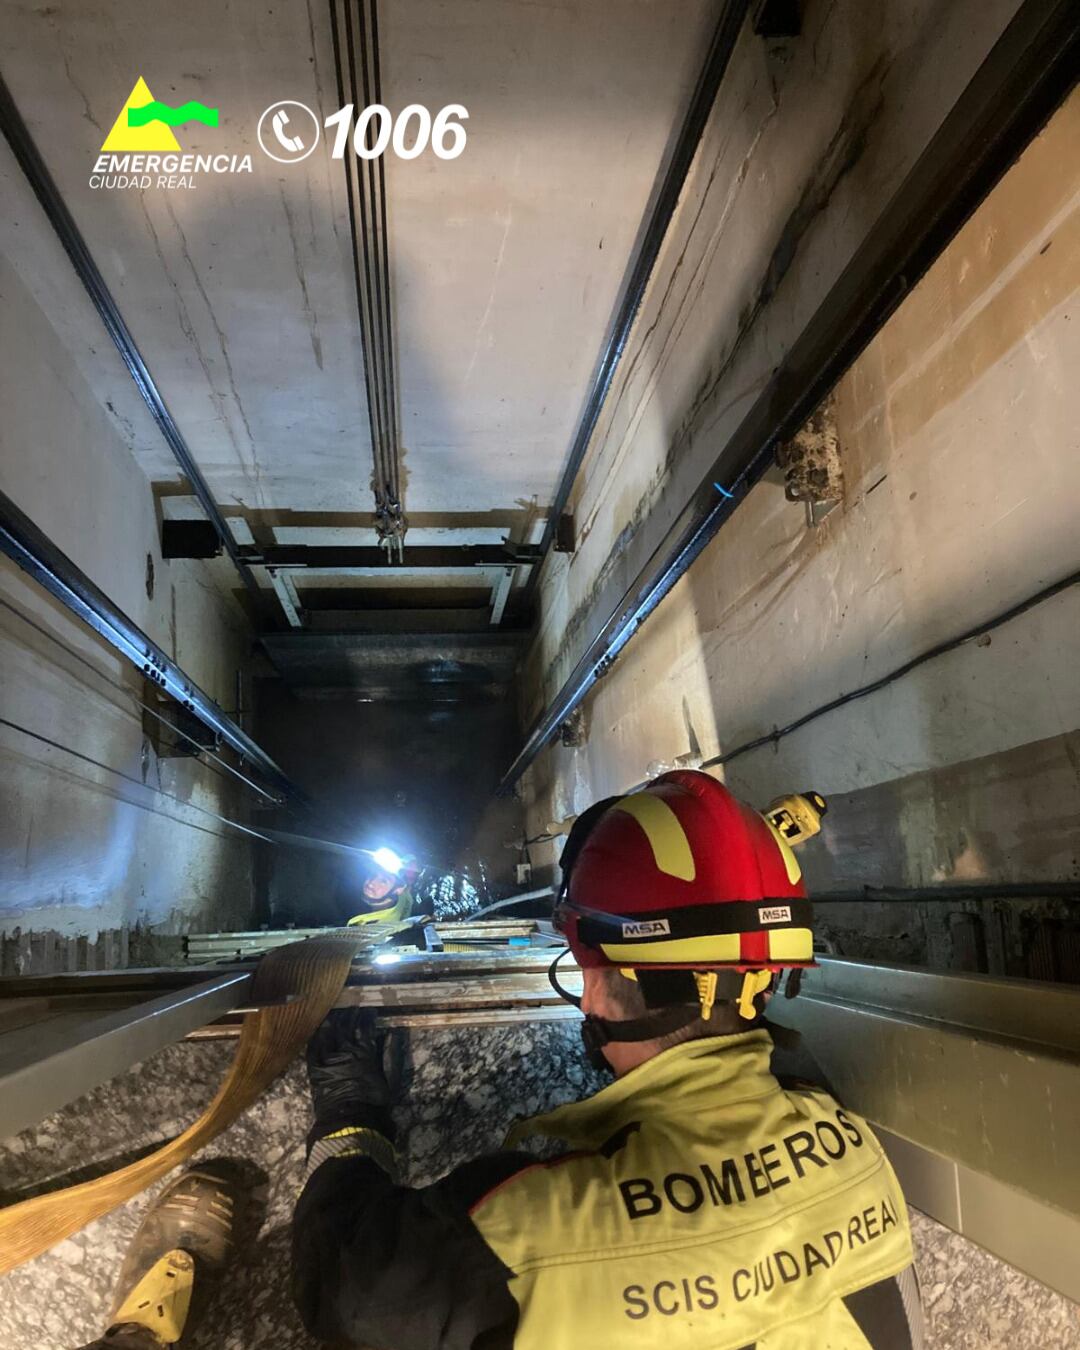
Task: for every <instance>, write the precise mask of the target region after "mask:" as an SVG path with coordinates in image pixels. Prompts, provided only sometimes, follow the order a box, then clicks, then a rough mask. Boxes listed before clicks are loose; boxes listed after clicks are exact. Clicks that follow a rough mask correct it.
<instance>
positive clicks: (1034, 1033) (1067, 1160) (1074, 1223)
mask: <svg viewBox="0 0 1080 1350" xmlns="http://www.w3.org/2000/svg"><path fill="white" fill-rule="evenodd" d="M769 1020H770V1021H771V1022H773V1023H776V1024H778V1025H780V1026H782V1027H787V1028H789V1029H790V1030H795V1031H798V1032H799V1033H800V1042H801V1048H802V1055H805V1053H806V1051H807V1050H809V1052H810V1053H811V1054H812V1056H813V1060H814V1061H816V1066H814V1065H811V1064H808V1063H807V1062H806V1060H805V1058H803V1059H802V1062H801V1063H800V1062H799V1061H798V1060H796V1061H795V1062H793V1063H792V1062H784V1060H783V1059H782V1058H780V1057H781V1056H784V1055H791V1054H792V1053H793V1050H792V1048H790V1047H789V1048H788V1049H786V1050H785V1048H784V1042H783V1040H780V1042H779V1048H778V1052H777V1053H778V1059H779V1063H778V1068H779V1070H780V1071H781V1072H784V1073H788V1072H792V1071H794V1072H795V1073H796V1074H801V1075H802V1076H807V1075H808V1074H809V1075H813V1074H814V1072H815V1067H816V1071H817V1073H818V1074H819V1075H820V1076H821V1077H823V1078H824V1080H825V1081H826V1082H827V1083H828V1084H829V1086H830V1089H831V1090H832V1091H833V1093H834V1095H836V1096H837V1097H838V1098H839V1099H840V1100H841V1101H843V1102H844V1104H845V1105H846V1106H848V1107H849V1108H850V1109H851V1110H852V1111H854V1112H856V1113H858V1114H859V1115H860V1116H863V1117H865V1118H866V1119H867V1120H869V1121H870V1123H871V1124H872V1125H873V1126H874V1128H875V1130H876V1132H877V1133H878V1134H879V1136H880V1137H881V1139H882V1141H883V1142H884V1144H885V1147H886V1149H887V1151H888V1153H889V1156H890V1158H891V1159H892V1162H893V1165H894V1166H895V1167H896V1169H897V1173H898V1175H899V1177H900V1180H901V1184H902V1185H903V1188H904V1192H905V1194H906V1196H907V1198H908V1201H909V1202H910V1203H911V1204H914V1205H915V1206H917V1207H918V1208H919V1209H921V1210H923V1211H924V1212H925V1213H928V1214H931V1215H933V1216H934V1217H935V1218H936V1219H938V1220H939V1221H940V1222H942V1223H945V1224H947V1225H949V1226H950V1227H951V1228H954V1229H955V1230H956V1231H957V1232H960V1233H964V1234H965V1235H967V1236H968V1237H970V1238H972V1239H973V1240H974V1241H976V1242H978V1243H979V1244H980V1245H982V1246H984V1247H986V1248H988V1249H989V1250H990V1251H992V1252H994V1253H995V1254H996V1255H998V1256H1000V1257H1002V1258H1003V1259H1004V1260H1006V1261H1009V1262H1011V1263H1012V1264H1013V1265H1016V1266H1018V1267H1019V1268H1020V1269H1022V1270H1026V1271H1027V1272H1028V1273H1029V1274H1031V1275H1033V1276H1034V1277H1035V1278H1036V1279H1039V1280H1042V1281H1043V1282H1044V1283H1046V1284H1049V1285H1050V1286H1051V1287H1053V1288H1055V1289H1058V1290H1059V1291H1060V1292H1061V1293H1063V1294H1066V1295H1067V1296H1068V1297H1070V1298H1077V1297H1080V1266H1078V1265H1077V1261H1076V1251H1077V1244H1078V1242H1080V1131H1077V1130H1076V1128H1075V1121H1076V1120H1078V1119H1080V987H1077V986H1075V985H1073V986H1070V985H1059V984H1046V983H1041V982H1038V981H1032V980H1010V979H1002V978H999V977H994V976H986V975H968V974H948V973H943V972H939V971H931V970H922V969H917V968H912V967H905V966H889V965H884V964H877V963H874V962H860V961H843V960H835V959H833V960H823V961H822V962H821V965H820V968H819V969H817V970H809V971H806V972H805V975H804V978H803V986H802V990H801V992H800V993H799V996H798V997H797V998H794V999H785V998H782V997H781V998H774V999H773V1000H772V1001H771V1002H770V1004H769ZM794 1053H796V1054H798V1053H799V1050H798V1049H796V1050H795V1051H794Z"/></svg>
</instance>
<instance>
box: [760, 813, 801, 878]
mask: <svg viewBox="0 0 1080 1350" xmlns="http://www.w3.org/2000/svg"><path fill="white" fill-rule="evenodd" d="M761 819H762V820H763V821H764V822H765V824H766V825H768V827H769V833H770V834H771V835H772V837H773V838H774V839H775V840H776V846H777V848H778V849H779V850H780V856H781V857H782V858H783V860H784V868H785V870H786V871H787V879H788V881H789V882H790V883H791V885H792V886H794V885H796V884H797V883H798V881H799V880H800V879H801V877H802V868H801V867H800V866H799V860H798V858H796V856H795V854H794V853H793V852H792V849H791V845H790V844H789V843H788V841H787V840H786V839H785V838H784V836H783V835H782V834H781V833H780V831H779V830H778V829H777V828H776V826H775V825H774V824H773V823H772V821H771V820H770V819H769V817H768V816H762V817H761Z"/></svg>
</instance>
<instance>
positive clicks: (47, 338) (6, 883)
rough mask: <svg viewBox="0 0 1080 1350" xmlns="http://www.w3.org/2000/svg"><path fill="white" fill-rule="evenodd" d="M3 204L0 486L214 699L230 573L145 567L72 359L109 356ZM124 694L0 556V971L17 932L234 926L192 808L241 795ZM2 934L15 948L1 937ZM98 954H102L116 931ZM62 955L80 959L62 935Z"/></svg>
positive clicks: (62, 277)
mask: <svg viewBox="0 0 1080 1350" xmlns="http://www.w3.org/2000/svg"><path fill="white" fill-rule="evenodd" d="M4 150H5V156H6V150H7V147H6V144H5V146H4ZM4 168H5V170H8V171H10V169H11V166H10V165H9V163H8V161H7V159H6V158H5V163H4ZM8 181H9V182H11V183H14V182H15V181H16V180H15V178H14V176H12V177H11V178H9V179H8ZM6 201H7V202H9V203H10V205H11V207H12V214H11V216H10V218H9V219H8V222H7V227H10V228H8V232H7V233H6V235H5V247H4V249H3V251H2V252H0V408H2V409H3V413H2V416H0V488H2V490H3V491H4V492H5V493H6V494H7V495H8V496H9V497H11V498H12V499H13V500H14V501H15V502H16V504H17V505H18V506H19V507H20V508H21V509H22V510H23V511H24V512H25V513H26V514H27V515H28V516H30V518H31V519H32V520H33V521H34V522H35V524H37V525H38V526H39V528H41V529H42V530H43V531H44V532H45V533H46V534H47V535H48V536H49V537H50V538H51V539H52V540H53V541H54V542H55V543H56V544H57V546H58V547H59V548H60V549H62V550H63V551H64V552H65V553H66V554H67V555H68V556H69V557H70V558H71V559H72V560H73V561H74V562H75V563H76V564H77V565H78V566H79V567H80V568H82V569H83V570H84V571H85V572H86V573H87V574H88V575H89V576H90V578H91V580H93V581H94V582H96V583H97V585H99V586H100V587H101V588H102V589H103V590H104V591H105V593H106V594H107V595H108V596H110V598H111V599H112V600H113V601H114V602H115V603H116V604H117V605H119V606H120V608H121V609H123V610H124V611H125V612H126V613H127V614H128V615H129V616H130V617H131V618H132V619H134V621H135V622H136V623H137V624H139V625H140V626H141V627H142V628H143V629H144V630H145V631H146V632H147V633H148V635H149V636H150V637H151V638H152V639H153V640H154V641H155V642H157V643H158V644H159V645H160V646H161V647H163V648H164V649H165V651H166V652H168V653H169V654H170V655H171V656H172V657H173V658H174V659H175V660H176V661H177V662H178V663H179V664H180V666H181V667H182V668H183V669H184V670H185V671H186V672H187V673H188V674H189V675H190V676H191V677H192V678H193V679H194V680H195V682H196V683H197V684H198V685H200V687H201V688H203V689H204V690H205V691H206V692H207V693H209V694H210V695H211V696H212V697H214V698H215V699H216V700H217V701H218V702H219V703H220V704H221V706H223V707H225V708H229V709H232V708H233V707H234V706H235V699H236V675H237V671H238V670H239V669H241V668H242V667H243V666H244V664H245V662H246V660H247V647H248V641H247V623H246V620H245V618H244V615H243V613H242V611H241V609H240V608H239V606H238V605H237V603H236V602H235V600H234V599H233V598H232V597H231V595H230V593H229V589H228V584H229V580H230V574H229V573H228V572H227V571H225V572H223V571H222V570H221V566H220V565H219V564H216V563H215V564H214V565H213V566H210V565H208V564H203V563H194V562H165V561H163V559H162V557H161V553H160V547H159V537H158V523H157V514H156V509H155V501H154V496H153V493H152V491H151V487H150V484H149V482H148V481H147V479H146V477H145V476H144V474H143V473H142V471H141V470H140V469H139V468H138V466H137V464H136V463H135V460H134V459H133V457H132V454H131V451H130V446H129V445H128V444H126V443H125V442H124V440H123V439H122V436H121V433H120V431H119V429H118V424H117V423H116V422H114V421H113V420H112V419H111V418H110V417H108V416H107V415H106V413H105V412H104V411H103V409H102V408H101V407H100V406H99V404H98V401H97V399H96V398H95V396H94V394H93V392H92V390H91V387H90V385H89V383H88V382H87V380H86V378H85V375H84V373H83V369H82V367H83V366H84V365H85V363H86V361H87V360H88V359H89V358H90V357H91V356H94V355H95V352H94V349H96V359H97V360H99V361H100V360H101V359H107V360H115V363H116V365H117V366H118V367H119V368H120V369H121V370H122V366H121V365H120V358H119V355H118V354H116V353H115V352H114V351H113V349H112V344H111V342H110V341H109V339H108V337H107V335H106V333H105V330H104V328H103V327H102V326H101V324H100V321H99V320H98V319H97V317H96V315H95V314H94V313H93V310H92V308H91V306H90V302H89V300H88V299H87V297H86V295H85V293H84V291H83V289H82V287H81V285H80V284H79V283H78V281H77V280H76V278H75V276H74V273H73V272H72V269H71V267H70V264H69V263H68V262H67V259H66V257H65V256H64V254H63V252H62V251H61V249H60V245H59V243H58V242H57V241H56V239H55V236H54V235H53V234H52V231H51V230H50V228H49V226H48V224H47V223H46V222H45V220H44V218H43V216H42V215H41V213H40V211H39V210H38V209H37V205H36V203H34V202H33V201H32V200H29V201H28V200H27V199H26V197H25V196H22V195H21V196H20V197H19V199H18V200H16V199H15V197H14V195H13V196H12V197H8V198H6ZM7 227H6V228H7ZM24 241H25V243H26V247H24V246H23V242H24ZM50 311H51V313H52V314H53V315H56V314H62V315H63V318H62V321H60V322H56V321H54V318H51V317H49V312H50ZM151 578H152V579H151ZM143 697H144V690H143V682H142V677H141V676H140V675H138V674H137V673H136V672H135V671H133V670H132V669H131V668H130V667H128V666H127V665H126V663H124V662H123V661H121V659H120V658H119V657H118V656H117V655H116V654H115V653H114V652H113V651H112V649H111V648H109V647H107V646H106V645H105V644H104V643H103V642H101V641H100V640H99V639H97V638H96V637H95V636H94V635H93V634H92V633H91V632H90V631H89V630H88V629H87V628H86V627H85V626H84V625H82V624H81V623H80V622H79V621H78V620H76V619H75V618H74V617H72V616H71V615H70V614H69V613H68V611H67V610H65V609H64V608H63V607H62V606H61V605H60V604H59V603H57V602H55V601H53V600H52V599H51V598H50V597H49V596H48V595H46V594H45V592H43V591H42V590H41V589H40V588H39V587H38V586H37V585H36V583H34V582H33V581H31V580H30V578H29V577H27V576H26V575H25V574H24V573H22V572H20V571H19V569H18V568H17V567H15V565H14V564H12V563H10V562H9V561H8V560H7V559H6V558H0V718H3V719H5V723H4V724H3V725H0V933H7V934H8V938H9V940H8V942H7V943H6V944H5V948H4V950H5V953H6V955H5V962H4V964H5V970H7V969H8V968H14V969H22V970H24V971H25V970H29V969H31V968H32V967H34V966H41V965H42V964H44V963H46V962H48V961H49V959H50V957H49V948H50V943H49V942H48V941H45V942H44V944H42V942H40V941H37V940H35V942H34V943H33V944H31V943H30V942H29V941H28V940H27V938H26V935H27V933H28V931H29V930H31V929H32V930H34V931H35V932H36V933H37V934H39V935H40V934H51V935H53V936H56V935H58V936H59V937H61V938H79V937H88V938H89V939H91V940H94V939H96V938H97V936H98V934H99V933H101V932H102V931H103V930H104V931H108V932H117V931H119V933H121V934H122V933H124V932H125V931H126V929H127V928H128V927H130V926H131V925H132V924H135V923H136V922H143V923H146V924H149V925H153V926H155V927H157V928H159V929H164V930H167V931H175V930H176V929H177V928H182V927H187V926H191V925H192V924H194V925H195V926H197V927H198V926H202V925H203V924H205V923H207V922H208V921H209V920H210V919H211V918H212V920H213V923H214V924H221V925H224V924H226V923H227V922H229V921H230V920H246V919H247V917H248V913H249V910H250V905H251V856H250V853H251V850H250V841H249V840H248V839H246V838H245V837H244V836H243V835H242V834H240V833H239V832H238V831H235V830H230V829H229V828H228V827H227V826H225V825H223V824H222V823H221V822H220V821H218V820H216V819H214V818H213V815H212V814H207V813H208V812H209V813H220V814H223V815H225V816H228V817H231V818H238V819H241V820H243V819H245V812H246V809H247V808H246V805H245V802H244V801H243V800H242V799H241V798H242V796H243V793H242V792H241V793H237V792H236V791H235V790H234V788H233V786H232V785H231V784H230V783H227V782H224V781H223V780H222V778H221V777H219V776H217V775H215V774H213V773H211V772H209V771H208V770H207V769H206V768H205V767H203V766H201V765H198V764H195V763H193V762H192V761H191V760H189V759H176V758H165V759H158V758H157V756H156V754H155V751H154V749H153V747H152V745H151V742H150V739H149V738H148V737H146V736H145V735H144V732H143V712H142V709H141V708H140V707H139V706H138V703H137V700H138V699H141V698H143ZM8 723H15V724H17V726H11V725H8ZM18 728H22V729H18ZM31 733H34V734H31ZM41 737H47V738H48V739H49V740H50V741H53V742H56V743H57V745H56V746H54V745H50V744H47V743H46V742H45V741H44V740H42V739H40V738H41ZM58 746H65V747H69V749H63V748H58ZM80 756H83V757H86V758H80ZM90 761H97V763H92V762H90ZM99 765H107V766H109V768H111V769H114V770H116V771H117V772H116V773H113V772H108V771H106V770H105V769H104V768H101V767H99ZM122 775H124V776H122ZM159 789H160V791H159ZM164 794H171V798H170V797H169V796H166V795H164ZM211 908H212V914H211ZM15 929H21V930H22V935H23V940H22V942H19V941H13V940H12V939H11V936H10V935H11V933H12V930H15ZM84 945H85V944H84ZM102 952H103V953H104V955H103V956H102V960H104V961H107V963H109V964H116V963H118V962H120V961H122V960H123V959H124V953H125V944H124V943H123V942H118V941H114V942H112V943H110V944H108V945H107V946H106V947H103V948H102ZM53 956H54V957H55V946H54V944H53ZM63 959H64V961H68V960H70V961H72V962H75V961H82V962H85V961H86V960H87V957H86V955H85V953H84V954H82V955H80V954H79V949H78V948H77V947H76V946H72V947H71V949H70V952H68V953H66V954H65V955H64V957H63ZM90 960H91V961H92V960H93V956H91V957H90Z"/></svg>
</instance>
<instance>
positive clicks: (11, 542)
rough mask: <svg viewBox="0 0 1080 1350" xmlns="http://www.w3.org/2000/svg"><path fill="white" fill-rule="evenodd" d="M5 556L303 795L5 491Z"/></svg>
mask: <svg viewBox="0 0 1080 1350" xmlns="http://www.w3.org/2000/svg"><path fill="white" fill-rule="evenodd" d="M0 552H2V553H6V554H7V556H8V557H9V558H11V559H12V561H13V562H15V563H17V564H18V565H19V566H20V567H21V568H22V569H23V571H24V572H26V573H27V574H28V575H29V576H32V577H33V578H34V580H35V581H37V582H38V583H39V584H40V585H42V586H43V587H44V588H45V589H46V590H47V591H48V592H49V594H50V595H53V596H55V597H56V599H57V600H59V601H60V602H61V604H63V605H66V606H67V608H68V609H69V610H71V612H72V613H73V614H75V615H77V616H78V618H80V619H82V621H83V622H84V623H85V624H87V625H88V626H89V627H90V628H92V629H93V630H94V632H95V633H97V634H99V635H100V636H101V637H103V638H104V639H105V641H106V642H108V643H109V645H110V646H112V647H114V648H115V649H116V651H118V652H119V653H120V655H121V656H123V657H124V658H125V659H126V660H128V661H130V662H131V664H132V665H133V666H134V667H135V668H136V670H139V671H141V672H142V674H144V675H145V676H146V677H147V679H149V680H153V681H154V683H155V684H157V685H158V686H159V687H160V688H161V689H163V690H164V691H165V693H167V694H168V695H169V696H170V697H171V698H174V699H175V700H176V701H177V703H179V704H180V705H181V706H182V707H184V708H186V709H187V710H188V711H189V712H190V713H192V714H194V716H195V717H197V718H198V719H199V721H200V722H202V724H203V725H204V726H206V727H209V728H210V729H211V731H214V732H216V733H217V734H218V735H219V736H220V737H221V739H222V740H223V741H224V742H225V743H226V744H227V745H230V746H231V747H232V748H233V749H234V750H235V751H236V752H237V754H239V755H242V756H243V757H244V758H245V759H246V760H248V762H249V763H250V764H251V765H252V766H253V767H254V768H257V769H258V770H259V772H260V773H261V774H262V775H263V777H264V778H265V779H266V780H267V782H268V783H270V784H271V785H272V786H273V787H276V788H278V789H280V790H281V791H283V792H285V793H287V794H290V795H299V790H298V789H297V788H295V787H294V786H293V784H292V783H291V782H290V781H289V779H288V778H287V777H286V776H285V774H284V772H283V771H282V770H281V769H280V768H279V767H278V766H277V764H275V763H274V761H273V760H272V759H271V758H270V756H269V755H268V754H267V753H266V751H265V750H263V749H261V748H260V747H259V746H258V745H256V743H255V742H254V741H253V740H252V739H251V737H250V736H249V735H248V734H247V732H246V731H244V730H243V729H242V728H241V727H239V726H237V724H236V723H235V722H234V721H233V720H232V718H231V717H229V716H228V714H227V713H225V712H224V711H223V710H222V709H221V708H219V707H218V705H217V704H216V703H215V702H214V700H213V699H212V698H211V697H210V695H209V694H205V693H203V691H202V690H201V689H200V688H199V687H198V685H197V684H195V683H194V681H193V680H191V679H190V678H189V677H188V676H187V675H186V674H185V673H184V672H183V671H182V670H181V669H180V667H179V666H178V665H177V664H176V662H175V661H173V660H172V659H171V658H170V657H168V656H166V654H165V653H164V652H163V651H162V650H161V648H160V647H159V646H158V645H157V643H155V642H153V641H151V639H150V638H148V637H147V636H146V634H145V633H144V632H143V631H142V629H141V628H139V627H138V625H137V624H135V623H134V622H133V621H132V620H131V619H129V618H128V616H127V615H126V614H125V613H124V612H123V611H122V610H121V609H119V608H117V606H116V605H114V604H113V602H112V601H111V600H110V599H109V597H108V596H107V595H106V594H105V592H104V591H102V590H101V589H100V588H99V587H97V586H95V585H94V583H93V582H92V581H91V580H90V578H89V577H88V576H87V575H86V573H85V572H83V571H81V570H80V569H79V568H78V567H76V565H75V564H74V563H73V562H72V561H71V559H70V558H69V557H68V556H67V555H66V554H64V553H61V552H60V550H59V549H58V548H57V547H56V545H55V544H53V543H52V542H51V540H49V539H48V538H46V536H45V535H44V534H43V533H42V531H41V530H39V529H38V527H37V526H36V525H35V524H34V522H33V521H32V520H31V519H30V517H29V516H27V515H25V514H24V513H23V512H22V511H20V510H19V508H18V507H17V506H16V505H15V503H14V502H13V501H12V500H11V498H10V497H8V496H6V495H5V494H4V493H2V492H0Z"/></svg>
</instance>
